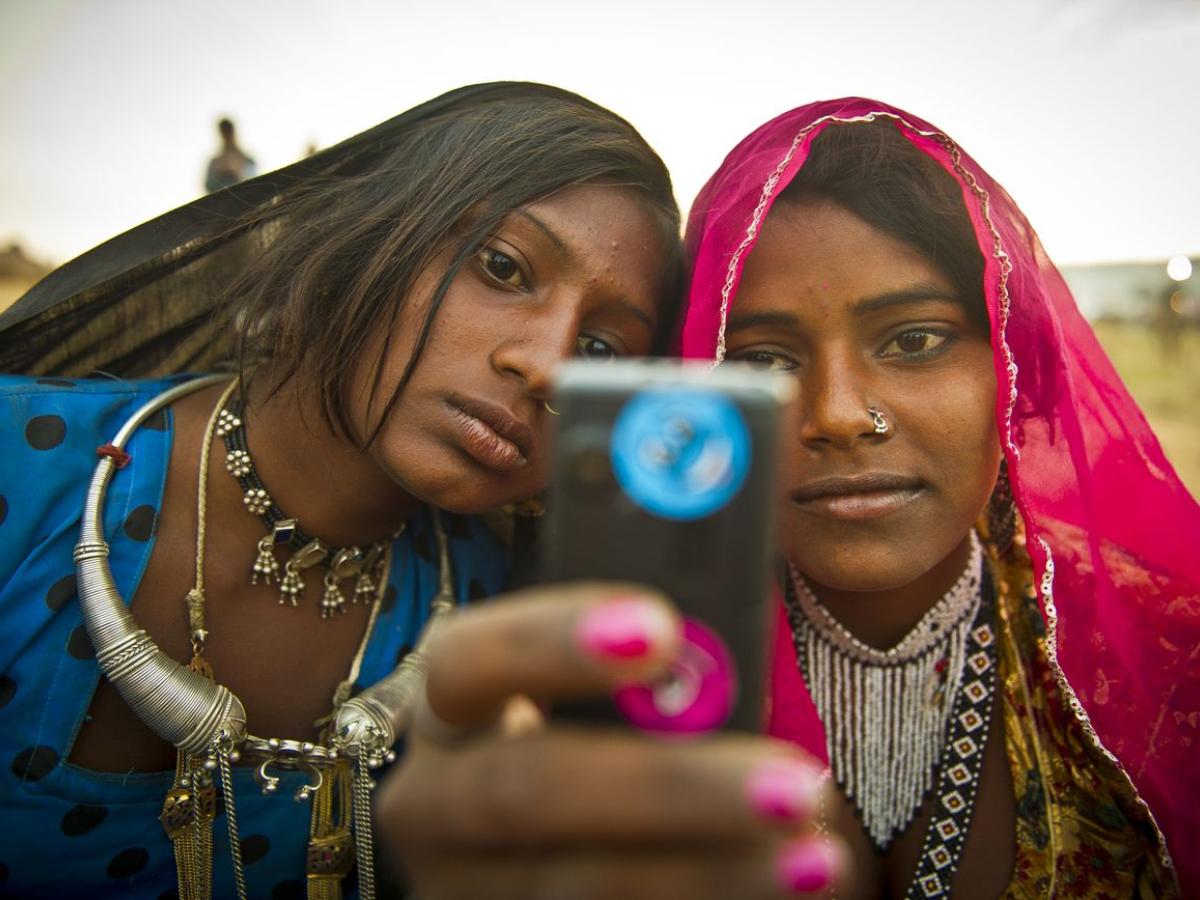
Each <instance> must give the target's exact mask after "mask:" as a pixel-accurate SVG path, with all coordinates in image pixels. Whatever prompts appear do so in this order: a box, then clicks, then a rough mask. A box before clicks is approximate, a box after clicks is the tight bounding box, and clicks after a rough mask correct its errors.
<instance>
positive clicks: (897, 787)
mask: <svg viewBox="0 0 1200 900" xmlns="http://www.w3.org/2000/svg"><path fill="white" fill-rule="evenodd" d="M981 559H982V552H981V547H980V543H979V539H978V537H976V535H975V533H974V532H972V533H971V554H970V560H969V562H968V563H967V567H966V569H964V570H963V573H962V575H961V576H960V577H959V578H958V580H957V581H956V582H955V583H954V585H953V586H952V587H951V588H950V590H949V591H947V592H946V594H945V595H944V596H943V597H942V598H941V599H940V600H939V601H938V602H937V603H936V604H935V605H934V606H933V607H932V608H931V609H930V610H929V611H928V612H927V613H926V614H925V615H924V616H923V617H922V618H921V620H920V621H919V622H918V623H917V624H916V626H915V627H914V628H913V629H912V631H910V632H909V633H908V634H907V635H905V636H904V638H903V639H902V640H901V641H900V642H899V643H897V644H896V645H895V646H894V647H891V648H890V649H888V650H878V649H876V648H874V647H869V646H867V645H866V644H864V643H863V642H862V641H860V640H858V639H857V638H856V637H854V635H852V634H850V632H849V631H847V630H846V628H845V626H843V625H842V624H841V623H840V622H838V621H837V619H835V618H834V617H833V615H832V613H830V612H829V610H828V609H826V608H825V607H824V606H822V605H821V603H820V601H818V600H817V598H816V597H815V596H814V595H813V593H812V591H811V590H810V589H809V587H808V585H807V584H806V583H805V581H804V578H803V576H801V575H800V573H799V572H797V571H796V570H795V568H794V567H793V568H792V569H791V579H790V581H791V583H790V585H789V587H790V590H789V592H788V616H789V619H790V622H791V626H792V635H793V639H794V641H795V645H796V656H797V661H798V662H799V664H800V668H801V673H802V674H803V675H804V679H805V682H806V683H807V685H808V688H809V691H810V692H811V694H812V699H813V702H814V704H815V705H816V707H817V712H818V714H819V715H820V717H821V721H822V723H823V724H824V726H825V735H826V745H827V749H828V752H829V762H830V767H831V768H832V770H833V775H834V777H835V779H836V780H837V782H838V784H839V785H840V786H841V787H842V790H843V791H844V792H845V794H846V796H847V798H848V799H849V800H850V801H851V803H853V804H854V806H855V808H856V809H857V810H858V812H859V814H860V815H861V817H862V822H863V826H864V828H865V830H866V832H867V835H868V836H869V837H870V839H871V842H872V843H873V844H874V845H875V847H876V849H878V850H881V851H882V850H885V849H886V848H887V847H888V846H889V845H890V844H891V842H892V840H893V839H894V838H895V837H896V835H898V834H899V833H900V832H902V831H903V830H904V829H905V828H907V827H908V825H909V824H910V823H911V822H912V820H913V818H914V817H915V815H916V813H917V810H918V809H919V808H920V806H921V803H922V801H923V800H924V798H925V796H926V795H927V794H928V792H929V791H930V789H931V788H932V787H933V778H934V773H935V771H936V770H937V767H938V765H939V763H940V762H941V760H942V756H943V751H944V748H945V746H946V729H947V722H948V720H949V718H950V713H951V710H952V708H953V706H954V698H955V696H956V695H957V693H958V690H959V687H960V685H961V683H962V676H963V668H964V665H965V662H966V656H967V650H968V643H969V635H970V632H971V630H972V624H973V622H974V621H975V619H976V615H977V613H978V611H979V607H980V597H981V592H980V577H981V567H980V565H981Z"/></svg>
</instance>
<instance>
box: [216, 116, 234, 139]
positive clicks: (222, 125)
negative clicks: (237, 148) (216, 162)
mask: <svg viewBox="0 0 1200 900" xmlns="http://www.w3.org/2000/svg"><path fill="white" fill-rule="evenodd" d="M217 131H219V132H221V137H223V138H225V140H229V139H230V138H231V137H233V119H221V120H220V121H219V122H217Z"/></svg>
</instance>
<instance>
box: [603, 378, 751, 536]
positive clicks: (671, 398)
mask: <svg viewBox="0 0 1200 900" xmlns="http://www.w3.org/2000/svg"><path fill="white" fill-rule="evenodd" d="M610 452H611V454H612V465H613V472H614V474H615V475H616V478H617V482H618V484H620V485H621V487H622V489H624V491H625V493H626V494H628V495H629V497H630V499H632V500H633V502H634V503H636V504H637V505H638V506H640V507H641V508H642V509H644V510H646V511H647V512H649V513H652V514H654V515H656V516H660V517H662V518H664V519H683V520H689V519H701V518H704V517H705V516H709V515H712V514H713V513H714V512H716V511H717V510H718V509H720V508H721V507H723V506H724V505H725V504H726V503H728V502H729V501H730V500H732V499H733V498H734V497H735V496H736V495H737V492H738V491H739V490H741V487H742V485H743V484H744V483H745V481H746V474H747V472H748V471H749V468H750V431H749V429H748V428H747V427H746V422H745V420H744V419H743V418H742V414H741V412H739V411H738V408H737V407H736V406H735V405H734V404H733V403H732V402H730V401H729V400H728V399H727V398H726V397H725V396H724V395H722V394H719V393H716V392H715V391H708V390H703V389H700V388H690V387H685V388H680V387H663V388H648V389H646V390H644V391H642V392H640V393H638V394H637V395H635V396H634V397H633V398H632V399H631V400H630V401H629V402H628V403H626V404H625V406H624V407H623V408H622V409H621V411H620V413H618V414H617V421H616V423H615V424H614V426H613V431H612V443H611V445H610Z"/></svg>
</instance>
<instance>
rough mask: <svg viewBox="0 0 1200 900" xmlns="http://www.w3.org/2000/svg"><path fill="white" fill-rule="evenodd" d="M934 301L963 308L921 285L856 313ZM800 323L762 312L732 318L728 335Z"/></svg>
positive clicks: (862, 303)
mask: <svg viewBox="0 0 1200 900" xmlns="http://www.w3.org/2000/svg"><path fill="white" fill-rule="evenodd" d="M930 300H938V301H941V302H943V303H953V304H955V305H956V306H961V305H962V301H960V300H959V299H958V298H957V297H956V296H954V294H953V293H951V292H950V291H948V290H947V289H946V288H944V287H939V286H938V285H936V284H930V283H918V284H914V285H912V286H911V287H908V288H905V289H903V290H899V291H887V292H885V293H882V294H875V295H874V296H871V297H864V298H863V299H861V300H859V301H857V302H855V303H854V305H853V307H852V311H853V313H854V315H856V316H864V315H868V314H870V313H873V312H878V311H879V310H881V309H888V308H890V307H893V306H903V305H906V304H914V303H927V302H928V301H930ZM798 323H799V318H798V317H797V316H796V314H795V313H792V312H782V311H779V312H761V313H750V314H748V315H745V316H737V317H736V318H730V320H729V324H728V325H727V326H726V328H725V330H726V331H727V332H732V331H739V330H741V329H743V328H755V327H761V326H767V327H772V326H774V327H778V328H795V327H796V326H797V324H798Z"/></svg>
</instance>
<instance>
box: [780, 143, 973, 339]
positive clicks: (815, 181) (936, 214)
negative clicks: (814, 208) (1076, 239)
mask: <svg viewBox="0 0 1200 900" xmlns="http://www.w3.org/2000/svg"><path fill="white" fill-rule="evenodd" d="M778 199H779V200H780V201H784V202H792V203H798V202H801V201H803V200H809V199H823V200H831V201H833V202H834V203H836V204H838V205H839V206H841V207H843V208H845V209H846V210H848V211H849V212H851V213H853V214H854V215H856V216H858V218H860V219H862V220H863V221H864V222H866V223H867V224H868V225H871V226H872V227H874V228H877V229H879V230H880V231H882V232H884V233H885V234H887V235H889V236H891V237H894V238H896V239H897V240H900V241H903V242H904V243H906V244H908V245H909V246H910V247H913V248H914V249H915V250H917V251H918V252H919V253H920V254H921V255H922V256H924V257H925V258H926V259H927V260H929V262H931V263H932V264H933V265H935V266H937V267H938V268H939V269H941V270H942V272H943V273H945V275H946V276H947V277H948V278H949V279H950V283H951V284H953V285H954V288H955V291H956V292H957V294H958V296H959V299H960V300H961V301H962V302H963V304H964V305H965V306H966V308H967V312H968V313H969V314H970V315H971V317H972V318H973V319H974V320H975V321H977V322H981V323H982V324H983V325H984V326H985V327H986V326H987V307H986V304H985V303H984V298H983V255H982V254H981V253H980V252H979V245H978V244H977V243H976V240H975V231H974V229H973V228H972V226H971V219H970V216H969V215H968V213H967V207H966V205H965V204H964V203H963V197H962V188H961V187H960V186H959V184H958V182H957V181H955V180H954V178H953V177H952V176H951V175H950V173H949V172H947V171H946V170H945V169H943V168H942V167H941V166H940V165H938V163H937V162H936V161H935V160H933V159H932V158H930V157H929V156H927V155H926V154H925V153H923V152H922V151H921V150H920V149H919V148H918V147H916V146H915V145H914V144H913V143H912V142H910V141H909V140H908V139H907V138H905V137H904V135H903V134H901V133H900V130H899V129H898V128H897V127H896V125H895V123H893V122H892V121H891V120H887V119H883V120H877V121H875V122H856V123H853V124H847V125H838V124H833V125H829V126H828V127H826V128H825V130H824V131H822V132H821V133H820V134H819V135H817V137H816V138H815V139H814V140H813V143H812V147H811V149H810V151H809V155H808V158H807V159H806V160H805V161H804V165H803V166H802V167H801V168H800V171H799V172H798V173H797V174H796V177H795V178H794V179H792V181H791V183H790V184H789V185H788V186H787V188H785V189H784V191H783V193H781V194H780V195H779V198H778Z"/></svg>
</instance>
